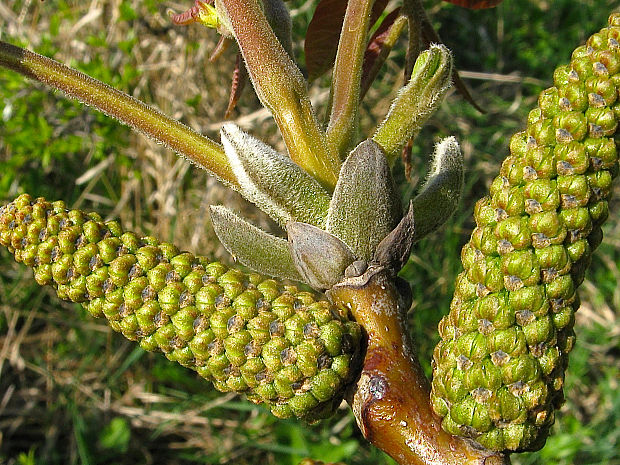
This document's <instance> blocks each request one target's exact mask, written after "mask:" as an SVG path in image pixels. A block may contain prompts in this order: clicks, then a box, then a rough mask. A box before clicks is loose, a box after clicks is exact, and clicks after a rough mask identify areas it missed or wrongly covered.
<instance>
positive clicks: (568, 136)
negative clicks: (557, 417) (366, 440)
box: [431, 14, 620, 451]
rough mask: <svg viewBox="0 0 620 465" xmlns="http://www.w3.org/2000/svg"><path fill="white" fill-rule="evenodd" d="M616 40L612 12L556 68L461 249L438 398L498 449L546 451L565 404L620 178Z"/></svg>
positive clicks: (438, 351) (437, 364) (448, 419)
mask: <svg viewBox="0 0 620 465" xmlns="http://www.w3.org/2000/svg"><path fill="white" fill-rule="evenodd" d="M619 38H620V15H619V14H614V15H612V16H611V17H610V19H609V26H608V27H607V28H605V29H603V30H601V31H600V32H599V33H597V34H595V35H594V36H592V37H591V38H590V39H589V40H588V42H587V43H586V45H584V46H581V47H579V48H577V49H576V50H575V52H574V53H573V55H572V60H571V63H570V64H569V65H567V66H561V67H559V68H558V69H557V70H556V71H555V73H554V84H555V86H554V87H552V88H550V89H547V90H544V91H543V92H541V94H540V97H539V100H538V108H536V109H535V110H533V111H531V112H530V113H529V115H528V122H527V128H526V130H525V131H523V132H520V133H518V134H516V135H515V136H513V137H512V139H511V141H510V155H509V156H508V157H507V158H506V159H505V160H504V162H503V164H502V166H501V170H500V175H499V176H498V177H497V178H496V179H495V180H494V181H493V183H492V184H491V188H490V193H489V195H488V196H486V197H484V198H483V199H481V200H480V201H478V203H477V204H476V207H475V212H474V216H475V220H476V228H475V229H474V231H473V233H472V236H471V239H470V241H469V242H468V243H467V244H466V245H465V246H464V247H463V249H462V252H461V259H462V262H463V267H464V271H463V272H462V273H461V274H460V275H459V277H458V278H457V281H456V289H455V293H454V298H453V300H452V303H451V306H450V313H449V314H448V315H447V316H445V317H444V318H443V319H442V320H441V322H440V324H439V332H440V335H441V338H442V339H441V341H440V342H439V344H438V345H437V347H436V348H435V351H434V354H433V383H432V393H431V403H432V406H433V409H434V411H435V413H437V414H438V415H439V416H441V417H442V418H443V420H442V426H443V428H444V429H445V430H446V431H448V432H450V433H452V434H457V435H462V436H467V437H470V438H473V439H475V440H477V441H478V442H479V443H480V444H482V445H483V446H485V447H487V448H490V449H493V450H508V451H525V450H537V449H539V448H541V447H542V446H543V445H544V442H545V439H546V436H547V434H548V431H549V428H550V427H551V425H552V424H553V420H554V412H555V410H556V409H557V408H559V407H560V406H561V405H562V403H563V401H564V396H563V390H562V389H563V385H564V372H565V369H566V366H567V363H568V354H569V352H570V351H571V349H572V347H573V344H574V340H575V335H574V332H573V325H574V312H575V311H576V310H577V309H578V308H579V298H578V295H577V294H576V289H577V287H578V286H579V284H581V282H582V281H583V279H584V274H585V271H586V269H587V267H588V265H589V262H590V257H591V254H592V251H593V250H594V249H595V248H596V247H597V246H598V245H599V244H600V242H601V238H602V232H601V225H602V223H603V222H604V221H605V219H606V218H607V216H608V204H607V200H608V198H609V195H610V192H611V182H612V180H613V178H615V177H616V175H617V173H618V152H617V149H618V147H617V140H616V139H615V137H616V132H617V127H618V121H619V119H620V103H619V100H618V98H619V97H618V89H619V88H620V46H619V45H618V40H619Z"/></svg>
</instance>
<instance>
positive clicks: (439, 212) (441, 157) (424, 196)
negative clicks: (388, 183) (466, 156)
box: [412, 137, 463, 242]
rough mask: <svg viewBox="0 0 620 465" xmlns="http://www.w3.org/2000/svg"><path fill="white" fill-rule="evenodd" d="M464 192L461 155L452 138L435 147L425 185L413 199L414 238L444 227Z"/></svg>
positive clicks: (456, 143) (417, 239)
mask: <svg viewBox="0 0 620 465" xmlns="http://www.w3.org/2000/svg"><path fill="white" fill-rule="evenodd" d="M462 191H463V154H462V153H461V149H460V147H459V144H458V142H457V140H456V138H454V137H447V138H445V139H443V140H442V141H440V142H439V143H438V144H437V145H436V146H435V152H434V154H433V159H432V161H431V169H430V171H429V174H428V178H427V179H426V182H425V183H424V185H423V186H422V188H421V189H420V192H419V193H418V195H416V196H415V198H414V199H413V200H412V207H413V216H414V223H415V239H414V242H417V241H419V240H420V239H422V238H423V237H424V236H426V235H427V234H429V233H431V232H433V231H435V230H436V229H437V228H439V227H440V226H441V225H443V224H444V223H445V222H446V220H447V219H448V218H450V216H452V213H454V210H456V207H457V205H458V203H459V200H460V199H461V193H462Z"/></svg>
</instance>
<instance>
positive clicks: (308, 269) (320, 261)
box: [286, 221, 355, 290]
mask: <svg viewBox="0 0 620 465" xmlns="http://www.w3.org/2000/svg"><path fill="white" fill-rule="evenodd" d="M286 231H287V233H288V242H289V247H290V250H291V256H292V257H293V261H294V263H295V266H296V267H297V270H298V271H299V273H300V274H301V276H302V277H303V278H304V280H305V282H306V283H308V284H309V285H310V286H312V287H313V288H315V289H321V290H323V289H329V288H331V287H332V286H333V285H334V284H336V283H337V282H339V281H340V280H341V279H342V278H343V276H344V270H345V268H346V267H348V266H349V265H350V264H351V263H353V261H354V260H355V257H354V256H353V253H352V252H351V250H350V249H349V248H348V247H347V246H346V244H345V243H344V242H342V241H341V240H340V239H338V238H337V237H336V236H333V235H332V234H330V233H328V232H326V231H323V230H322V229H320V228H317V227H316V226H312V225H311V224H307V223H298V222H295V221H291V222H290V223H288V224H287V225H286Z"/></svg>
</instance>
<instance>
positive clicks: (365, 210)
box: [326, 139, 402, 261]
mask: <svg viewBox="0 0 620 465" xmlns="http://www.w3.org/2000/svg"><path fill="white" fill-rule="evenodd" d="M401 217H402V212H401V209H400V201H399V198H398V195H397V193H396V189H395V187H394V182H393V180H392V173H391V172H390V167H389V165H388V161H387V159H386V157H385V154H384V153H383V151H382V150H381V147H379V145H378V144H377V143H376V142H374V141H372V140H370V139H368V140H366V141H364V142H362V143H361V144H359V145H358V146H357V147H356V148H355V149H354V150H353V151H352V152H351V154H350V155H349V157H348V158H347V160H346V161H345V162H344V164H343V165H342V169H341V170H340V177H339V178H338V184H336V189H335V190H334V195H333V197H332V200H331V203H330V206H329V213H328V214H327V225H326V230H327V232H329V233H331V234H333V235H335V236H336V237H338V238H339V239H341V240H342V241H343V242H344V243H345V244H347V245H348V246H349V248H350V249H351V250H352V251H353V255H355V258H357V259H361V260H365V261H369V260H370V258H371V257H372V256H373V254H374V252H375V248H376V247H377V244H378V243H379V242H380V241H381V240H382V239H383V238H384V237H385V236H387V235H388V234H389V233H390V231H391V230H392V229H394V227H395V226H396V225H397V224H398V222H399V221H400V219H401Z"/></svg>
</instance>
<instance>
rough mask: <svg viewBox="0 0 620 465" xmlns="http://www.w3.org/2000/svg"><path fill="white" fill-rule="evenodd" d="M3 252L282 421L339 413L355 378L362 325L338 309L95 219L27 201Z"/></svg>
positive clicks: (147, 345) (4, 237) (16, 205)
mask: <svg viewBox="0 0 620 465" xmlns="http://www.w3.org/2000/svg"><path fill="white" fill-rule="evenodd" d="M0 244H2V245H4V246H5V247H7V248H8V249H9V251H10V252H12V253H13V254H14V255H15V259H16V260H17V261H18V262H22V263H24V264H26V265H28V266H30V267H32V268H33V270H34V276H35V279H36V280H37V282H38V283H39V284H41V285H46V284H50V285H53V286H54V287H55V288H56V290H57V293H58V296H59V297H60V298H62V299H66V300H70V301H73V302H81V303H83V305H84V306H85V308H86V309H87V310H88V311H89V312H90V313H91V314H92V315H93V316H94V317H105V318H107V319H108V322H109V324H110V326H111V327H112V328H113V329H114V330H116V331H119V332H121V333H122V334H123V335H124V336H125V337H127V338H128V339H131V340H134V341H138V342H139V344H140V346H141V347H142V348H144V349H146V350H150V351H161V352H163V353H164V354H165V355H166V357H168V358H169V359H170V360H174V361H177V362H178V363H180V364H181V365H183V366H186V367H188V368H191V369H193V370H195V371H197V372H198V374H199V375H200V376H202V377H203V378H206V379H208V380H210V381H212V382H213V384H214V385H215V387H216V388H217V389H218V390H220V391H236V392H244V393H246V394H247V396H248V398H249V399H250V400H251V401H253V402H257V403H259V402H265V403H266V404H268V405H269V406H270V408H271V410H272V412H273V413H274V414H275V415H276V416H279V417H289V416H293V415H294V416H297V417H301V418H305V419H307V420H314V419H317V418H322V417H324V416H327V415H329V414H330V413H331V412H332V411H333V410H334V409H335V408H336V407H337V406H338V405H339V404H340V402H341V399H342V390H343V389H344V386H345V385H346V382H347V381H348V380H349V376H350V374H351V373H352V372H353V371H354V369H353V365H354V364H355V362H356V357H357V353H358V348H359V344H360V337H361V333H360V329H359V326H358V325H357V324H356V323H354V322H353V321H352V320H350V319H348V316H347V315H345V314H343V313H342V312H340V311H339V310H337V309H336V308H335V307H333V306H332V305H330V304H329V303H328V302H327V301H326V300H319V299H317V298H316V296H315V295H313V294H311V293H309V292H303V291H300V290H298V289H297V288H295V287H293V286H284V285H281V284H278V283H277V282H276V281H274V280H272V279H265V278H264V277H261V276H259V275H257V274H246V273H242V272H241V271H238V270H235V269H232V268H228V267H226V266H224V265H222V264H221V263H217V262H209V261H208V260H207V259H205V258H204V257H197V256H194V255H192V254H190V253H188V252H180V251H179V250H178V249H177V248H176V247H175V246H173V245H171V244H168V243H160V242H158V241H157V240H156V239H154V238H152V237H142V238H140V237H138V236H136V235H135V234H133V233H130V232H124V231H122V229H121V227H120V226H119V224H118V223H117V222H106V223H104V222H103V221H102V220H101V218H100V217H99V216H98V215H97V214H95V213H88V214H87V213H84V212H81V211H79V210H67V209H66V207H65V205H64V203H63V202H53V203H52V202H48V201H46V200H45V199H41V198H39V199H32V198H31V197H30V196H28V195H21V196H20V197H18V198H17V199H15V200H14V201H13V202H11V203H10V204H8V205H6V206H4V207H2V208H1V209H0Z"/></svg>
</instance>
